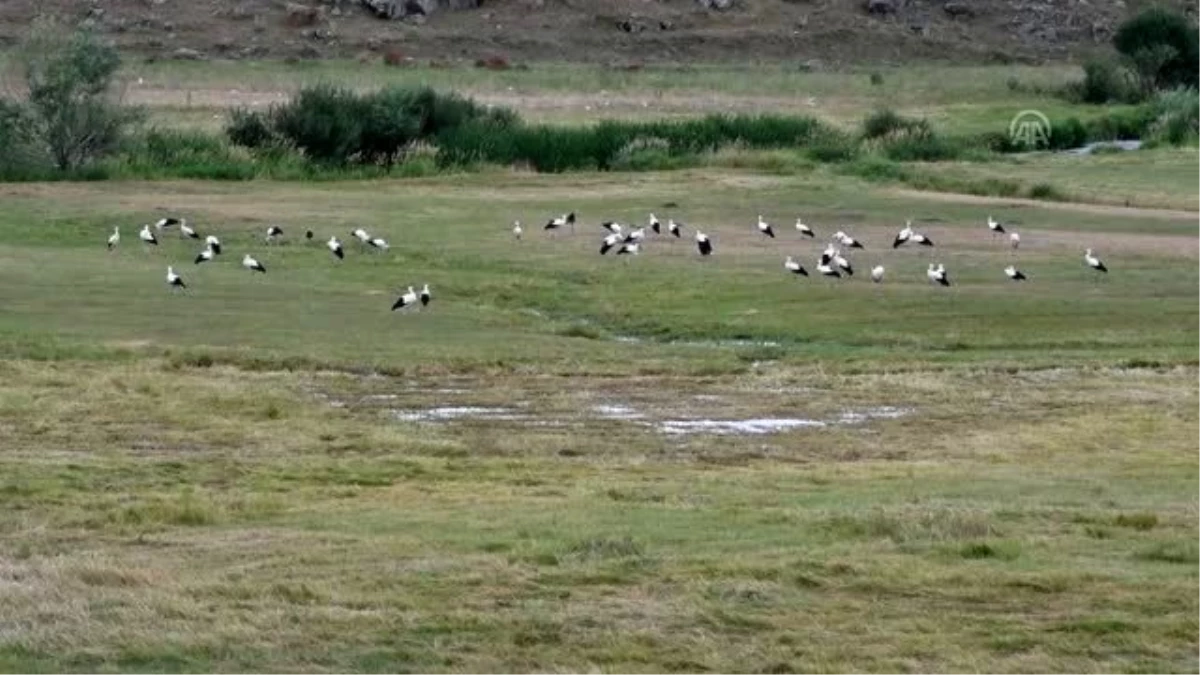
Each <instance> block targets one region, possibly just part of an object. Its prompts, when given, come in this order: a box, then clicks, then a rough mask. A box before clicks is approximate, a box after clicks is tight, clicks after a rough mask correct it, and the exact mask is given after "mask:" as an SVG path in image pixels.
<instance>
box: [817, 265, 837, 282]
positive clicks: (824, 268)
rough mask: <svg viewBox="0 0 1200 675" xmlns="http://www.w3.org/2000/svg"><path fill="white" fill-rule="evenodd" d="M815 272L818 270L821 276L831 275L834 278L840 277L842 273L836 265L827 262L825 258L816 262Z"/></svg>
mask: <svg viewBox="0 0 1200 675" xmlns="http://www.w3.org/2000/svg"><path fill="white" fill-rule="evenodd" d="M817 272H819V273H820V274H821V276H823V277H832V278H834V279H841V278H842V273H841V272H839V271H838V269H837V268H836V267H834V266H833V265H831V264H829V262H828V261H825V260H822V261H821V262H819V263H817Z"/></svg>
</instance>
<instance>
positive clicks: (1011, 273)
mask: <svg viewBox="0 0 1200 675" xmlns="http://www.w3.org/2000/svg"><path fill="white" fill-rule="evenodd" d="M1004 275H1005V276H1007V277H1008V278H1009V279H1011V280H1013V281H1025V279H1026V276H1025V273H1024V272H1022V271H1021V270H1019V269H1017V267H1016V265H1009V266H1008V267H1005V268H1004Z"/></svg>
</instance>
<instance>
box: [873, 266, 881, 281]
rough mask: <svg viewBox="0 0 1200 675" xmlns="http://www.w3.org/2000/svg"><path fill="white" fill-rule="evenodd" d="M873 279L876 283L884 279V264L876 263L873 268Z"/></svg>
mask: <svg viewBox="0 0 1200 675" xmlns="http://www.w3.org/2000/svg"><path fill="white" fill-rule="evenodd" d="M871 281H874V282H875V283H879V282H881V281H883V265H876V266H874V267H872V268H871Z"/></svg>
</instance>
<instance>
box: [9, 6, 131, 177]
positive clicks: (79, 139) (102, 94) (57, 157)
mask: <svg viewBox="0 0 1200 675" xmlns="http://www.w3.org/2000/svg"><path fill="white" fill-rule="evenodd" d="M16 62H17V64H18V65H19V67H20V68H21V71H22V74H23V76H24V80H25V81H24V84H25V87H26V89H27V91H28V104H29V105H28V111H29V115H30V119H31V120H32V124H29V125H28V126H22V127H20V130H21V131H22V133H24V134H26V135H27V136H28V138H27V140H28V141H29V142H31V143H32V142H36V143H38V144H40V145H42V146H44V148H45V149H46V152H47V153H48V155H49V157H50V158H51V160H52V161H53V163H54V165H55V166H56V167H57V168H58V169H59V170H61V171H71V170H74V169H78V168H79V167H82V166H84V165H87V164H89V163H91V162H92V161H94V160H96V159H98V158H100V157H104V156H105V155H108V154H111V153H112V152H113V151H114V150H116V148H117V146H118V145H119V144H120V142H121V139H122V137H123V136H124V134H125V131H126V129H127V128H128V127H129V125H130V124H131V123H133V122H136V121H137V120H138V119H140V111H138V110H137V109H135V108H128V107H124V106H121V105H118V104H117V103H115V102H113V100H112V98H113V97H112V92H111V89H112V83H113V78H114V76H115V74H116V72H117V69H118V68H119V67H120V65H121V59H120V55H119V54H118V53H117V50H116V48H115V47H113V46H111V45H108V44H105V43H103V42H101V40H100V38H99V36H97V35H96V34H94V33H92V32H89V31H86V30H80V31H75V32H68V31H67V29H66V28H64V27H63V26H61V25H59V24H57V23H55V22H54V21H52V20H38V21H37V22H35V24H34V26H33V29H32V31H31V33H30V35H29V37H28V38H27V39H26V40H25V41H24V43H23V44H22V45H21V46H20V48H19V49H18V51H17V54H16Z"/></svg>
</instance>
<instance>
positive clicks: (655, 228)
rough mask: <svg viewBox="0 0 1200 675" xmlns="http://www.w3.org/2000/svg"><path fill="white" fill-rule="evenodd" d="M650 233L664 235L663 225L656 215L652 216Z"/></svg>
mask: <svg viewBox="0 0 1200 675" xmlns="http://www.w3.org/2000/svg"><path fill="white" fill-rule="evenodd" d="M650 231H651V232H653V233H654V234H662V223H660V222H658V218H656V217H654V214H653V213H651V214H650Z"/></svg>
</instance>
